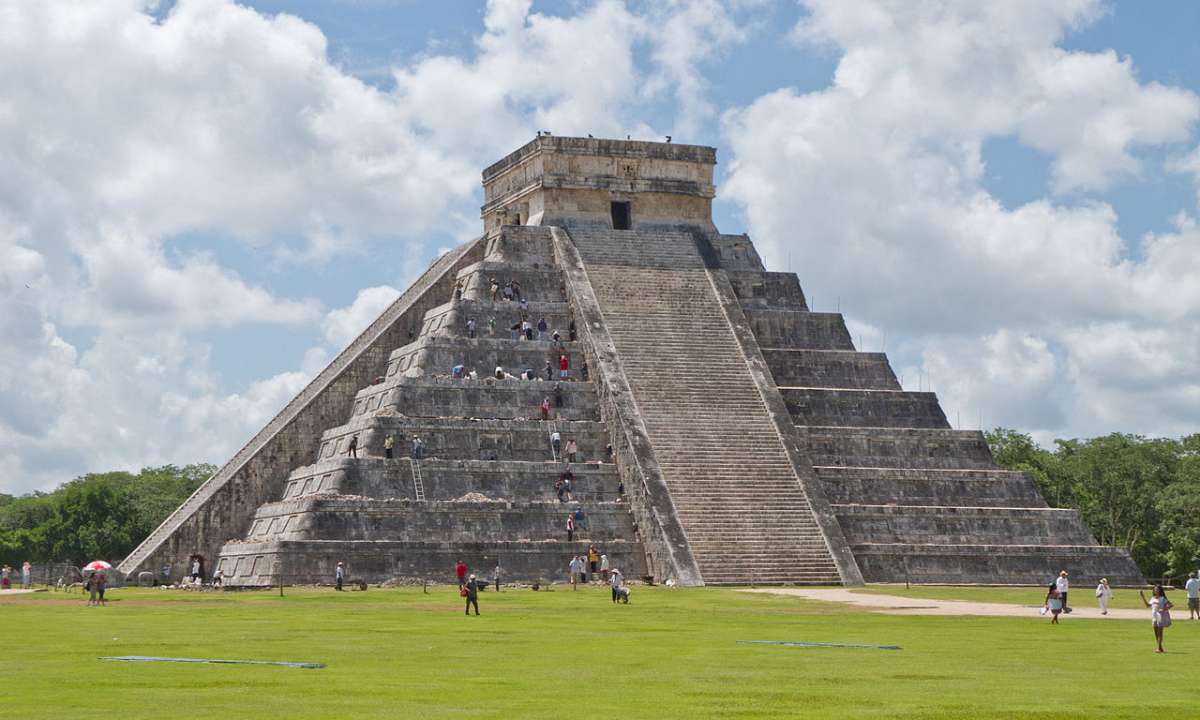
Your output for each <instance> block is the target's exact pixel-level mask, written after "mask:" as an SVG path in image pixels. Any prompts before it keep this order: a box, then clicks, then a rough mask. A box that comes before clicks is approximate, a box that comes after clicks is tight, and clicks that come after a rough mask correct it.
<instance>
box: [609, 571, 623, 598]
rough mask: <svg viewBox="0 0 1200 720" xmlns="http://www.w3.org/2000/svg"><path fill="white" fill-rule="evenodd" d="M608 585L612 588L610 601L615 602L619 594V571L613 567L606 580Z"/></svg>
mask: <svg viewBox="0 0 1200 720" xmlns="http://www.w3.org/2000/svg"><path fill="white" fill-rule="evenodd" d="M608 584H609V587H611V588H612V601H613V602H614V603H615V602H617V598H618V597H620V595H621V571H620V570H617V569H616V568H613V571H612V575H611V576H610V577H609V580H608Z"/></svg>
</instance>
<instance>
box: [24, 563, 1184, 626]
mask: <svg viewBox="0 0 1200 720" xmlns="http://www.w3.org/2000/svg"><path fill="white" fill-rule="evenodd" d="M26 564H28V563H26ZM1183 589H1184V590H1187V600H1188V620H1200V578H1198V577H1196V573H1195V571H1193V572H1192V574H1191V575H1188V581H1187V582H1186V583H1185V584H1184V586H1183Z"/></svg>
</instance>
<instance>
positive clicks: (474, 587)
mask: <svg viewBox="0 0 1200 720" xmlns="http://www.w3.org/2000/svg"><path fill="white" fill-rule="evenodd" d="M463 591H464V592H465V593H466V595H465V596H464V597H466V598H467V607H466V609H464V610H463V614H464V615H470V614H471V606H472V605H474V606H475V614H476V615H479V585H478V583H476V581H475V576H474V575H472V576H471V577H470V578H468V579H467V584H466V585H464V586H463Z"/></svg>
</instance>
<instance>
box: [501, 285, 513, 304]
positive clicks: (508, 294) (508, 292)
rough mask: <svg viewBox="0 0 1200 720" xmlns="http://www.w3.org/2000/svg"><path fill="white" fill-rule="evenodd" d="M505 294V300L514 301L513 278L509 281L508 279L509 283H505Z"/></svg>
mask: <svg viewBox="0 0 1200 720" xmlns="http://www.w3.org/2000/svg"><path fill="white" fill-rule="evenodd" d="M503 295H504V300H505V301H506V302H512V299H513V284H512V280H509V281H508V283H507V284H505V286H504V292H503Z"/></svg>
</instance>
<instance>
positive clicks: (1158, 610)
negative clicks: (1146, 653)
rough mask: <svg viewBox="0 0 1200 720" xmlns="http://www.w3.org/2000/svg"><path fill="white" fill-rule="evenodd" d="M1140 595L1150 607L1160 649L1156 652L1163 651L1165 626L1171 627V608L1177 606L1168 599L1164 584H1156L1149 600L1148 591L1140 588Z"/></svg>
mask: <svg viewBox="0 0 1200 720" xmlns="http://www.w3.org/2000/svg"><path fill="white" fill-rule="evenodd" d="M1138 595H1140V596H1141V598H1142V604H1143V605H1145V606H1146V607H1148V608H1150V622H1151V623H1153V624H1154V639H1155V640H1156V641H1157V642H1158V649H1157V650H1155V651H1154V652H1158V653H1160V652H1162V651H1163V646H1162V643H1163V628H1169V627H1171V608H1173V607H1175V606H1174V605H1172V604H1171V601H1170V600H1168V599H1167V593H1166V592H1165V591H1164V590H1163V586H1162V585H1155V586H1154V592H1153V593H1152V595H1151V597H1150V600H1149V601H1148V602H1147V600H1146V593H1144V592H1142V591H1141V590H1139V591H1138Z"/></svg>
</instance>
